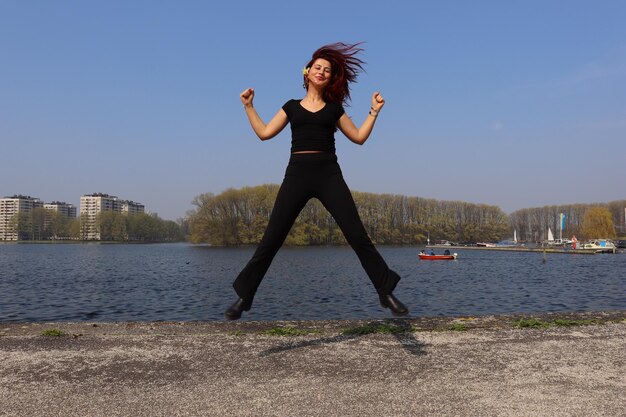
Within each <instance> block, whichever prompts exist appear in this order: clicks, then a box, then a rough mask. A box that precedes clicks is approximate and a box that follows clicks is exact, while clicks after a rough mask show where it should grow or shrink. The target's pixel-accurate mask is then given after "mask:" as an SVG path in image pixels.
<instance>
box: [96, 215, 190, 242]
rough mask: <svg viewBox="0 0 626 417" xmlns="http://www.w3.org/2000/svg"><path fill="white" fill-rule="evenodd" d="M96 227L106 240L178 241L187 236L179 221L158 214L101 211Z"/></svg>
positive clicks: (102, 238)
mask: <svg viewBox="0 0 626 417" xmlns="http://www.w3.org/2000/svg"><path fill="white" fill-rule="evenodd" d="M96 227H97V228H98V230H99V231H100V240H104V241H141V242H178V241H182V240H184V238H185V237H184V235H183V233H182V229H181V227H180V225H179V224H178V223H176V222H174V221H171V220H163V219H161V218H159V216H157V215H156V214H147V213H136V214H132V215H128V214H124V213H118V212H115V211H101V212H100V213H98V215H97V216H96Z"/></svg>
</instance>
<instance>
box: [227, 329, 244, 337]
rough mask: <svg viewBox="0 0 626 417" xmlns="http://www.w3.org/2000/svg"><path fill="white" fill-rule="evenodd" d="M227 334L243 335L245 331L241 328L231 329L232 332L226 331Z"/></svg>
mask: <svg viewBox="0 0 626 417" xmlns="http://www.w3.org/2000/svg"><path fill="white" fill-rule="evenodd" d="M228 334H230V335H232V336H243V335H244V334H245V333H244V332H242V331H241V330H233V331H232V332H228Z"/></svg>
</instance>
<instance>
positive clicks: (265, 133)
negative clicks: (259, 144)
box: [239, 88, 289, 140]
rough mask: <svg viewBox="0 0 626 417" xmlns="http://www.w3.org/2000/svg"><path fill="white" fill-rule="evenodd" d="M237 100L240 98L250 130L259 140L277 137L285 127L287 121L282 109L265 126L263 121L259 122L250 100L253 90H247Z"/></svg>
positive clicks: (252, 97)
mask: <svg viewBox="0 0 626 417" xmlns="http://www.w3.org/2000/svg"><path fill="white" fill-rule="evenodd" d="M239 98H241V102H242V103H243V107H244V108H245V109H246V115H247V116H248V120H249V121H250V125H251V126H252V130H254V133H256V135H257V136H258V137H259V139H261V140H268V139H271V138H273V137H274V136H276V135H278V134H279V133H280V132H281V130H283V129H284V128H285V126H287V123H288V122H289V120H288V119H287V114H286V113H285V111H284V110H283V109H280V110H279V111H278V113H276V115H275V116H274V117H273V118H272V120H270V122H269V123H268V124H265V123H264V122H263V120H261V117H260V116H259V114H258V113H257V112H256V109H255V108H254V106H253V105H252V100H253V99H254V89H252V88H248V89H247V90H245V91H244V92H243V93H241V94H240V95H239Z"/></svg>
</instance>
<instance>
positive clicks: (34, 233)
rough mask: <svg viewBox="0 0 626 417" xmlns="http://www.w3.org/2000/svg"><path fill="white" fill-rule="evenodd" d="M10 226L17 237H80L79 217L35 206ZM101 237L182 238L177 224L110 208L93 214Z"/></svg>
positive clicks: (109, 238)
mask: <svg viewBox="0 0 626 417" xmlns="http://www.w3.org/2000/svg"><path fill="white" fill-rule="evenodd" d="M10 226H11V227H12V228H14V229H15V230H17V232H18V233H19V235H20V240H81V239H83V236H82V235H81V219H80V218H68V217H66V216H64V215H63V214H61V213H58V212H55V211H51V210H46V209H44V208H35V209H33V210H31V211H29V212H21V213H18V214H17V215H15V216H14V217H13V219H12V220H11V222H10ZM96 227H97V228H98V230H99V231H100V235H101V240H107V241H143V242H163V241H167V242H171V241H181V240H184V237H185V235H184V232H183V229H182V227H181V225H180V224H178V223H176V222H174V221H170V220H163V219H161V218H159V217H158V216H157V215H155V214H146V213H138V214H133V215H126V214H123V213H117V212H113V211H106V212H101V213H100V214H98V216H96Z"/></svg>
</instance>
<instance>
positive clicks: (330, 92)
mask: <svg viewBox="0 0 626 417" xmlns="http://www.w3.org/2000/svg"><path fill="white" fill-rule="evenodd" d="M359 45H361V42H359V43H355V44H353V45H348V44H345V43H342V42H337V43H333V44H331V45H324V46H322V47H321V48H319V49H318V50H317V51H315V52H313V56H312V57H311V60H310V61H309V63H308V64H307V65H306V68H310V67H311V65H313V63H314V62H315V60H316V59H320V58H321V59H325V60H326V61H328V62H330V66H331V74H330V83H329V84H328V86H327V87H326V88H325V89H324V94H323V98H324V101H326V102H330V103H335V104H340V105H343V104H344V103H345V102H346V101H348V100H350V83H353V82H356V78H357V75H358V74H359V72H360V71H364V70H363V64H365V62H363V61H361V60H360V59H359V58H357V57H356V56H355V55H356V54H358V53H359V52H361V51H363V49H362V48H359ZM304 88H306V89H307V90H308V88H309V84H308V79H307V76H306V75H305V76H304Z"/></svg>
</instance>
